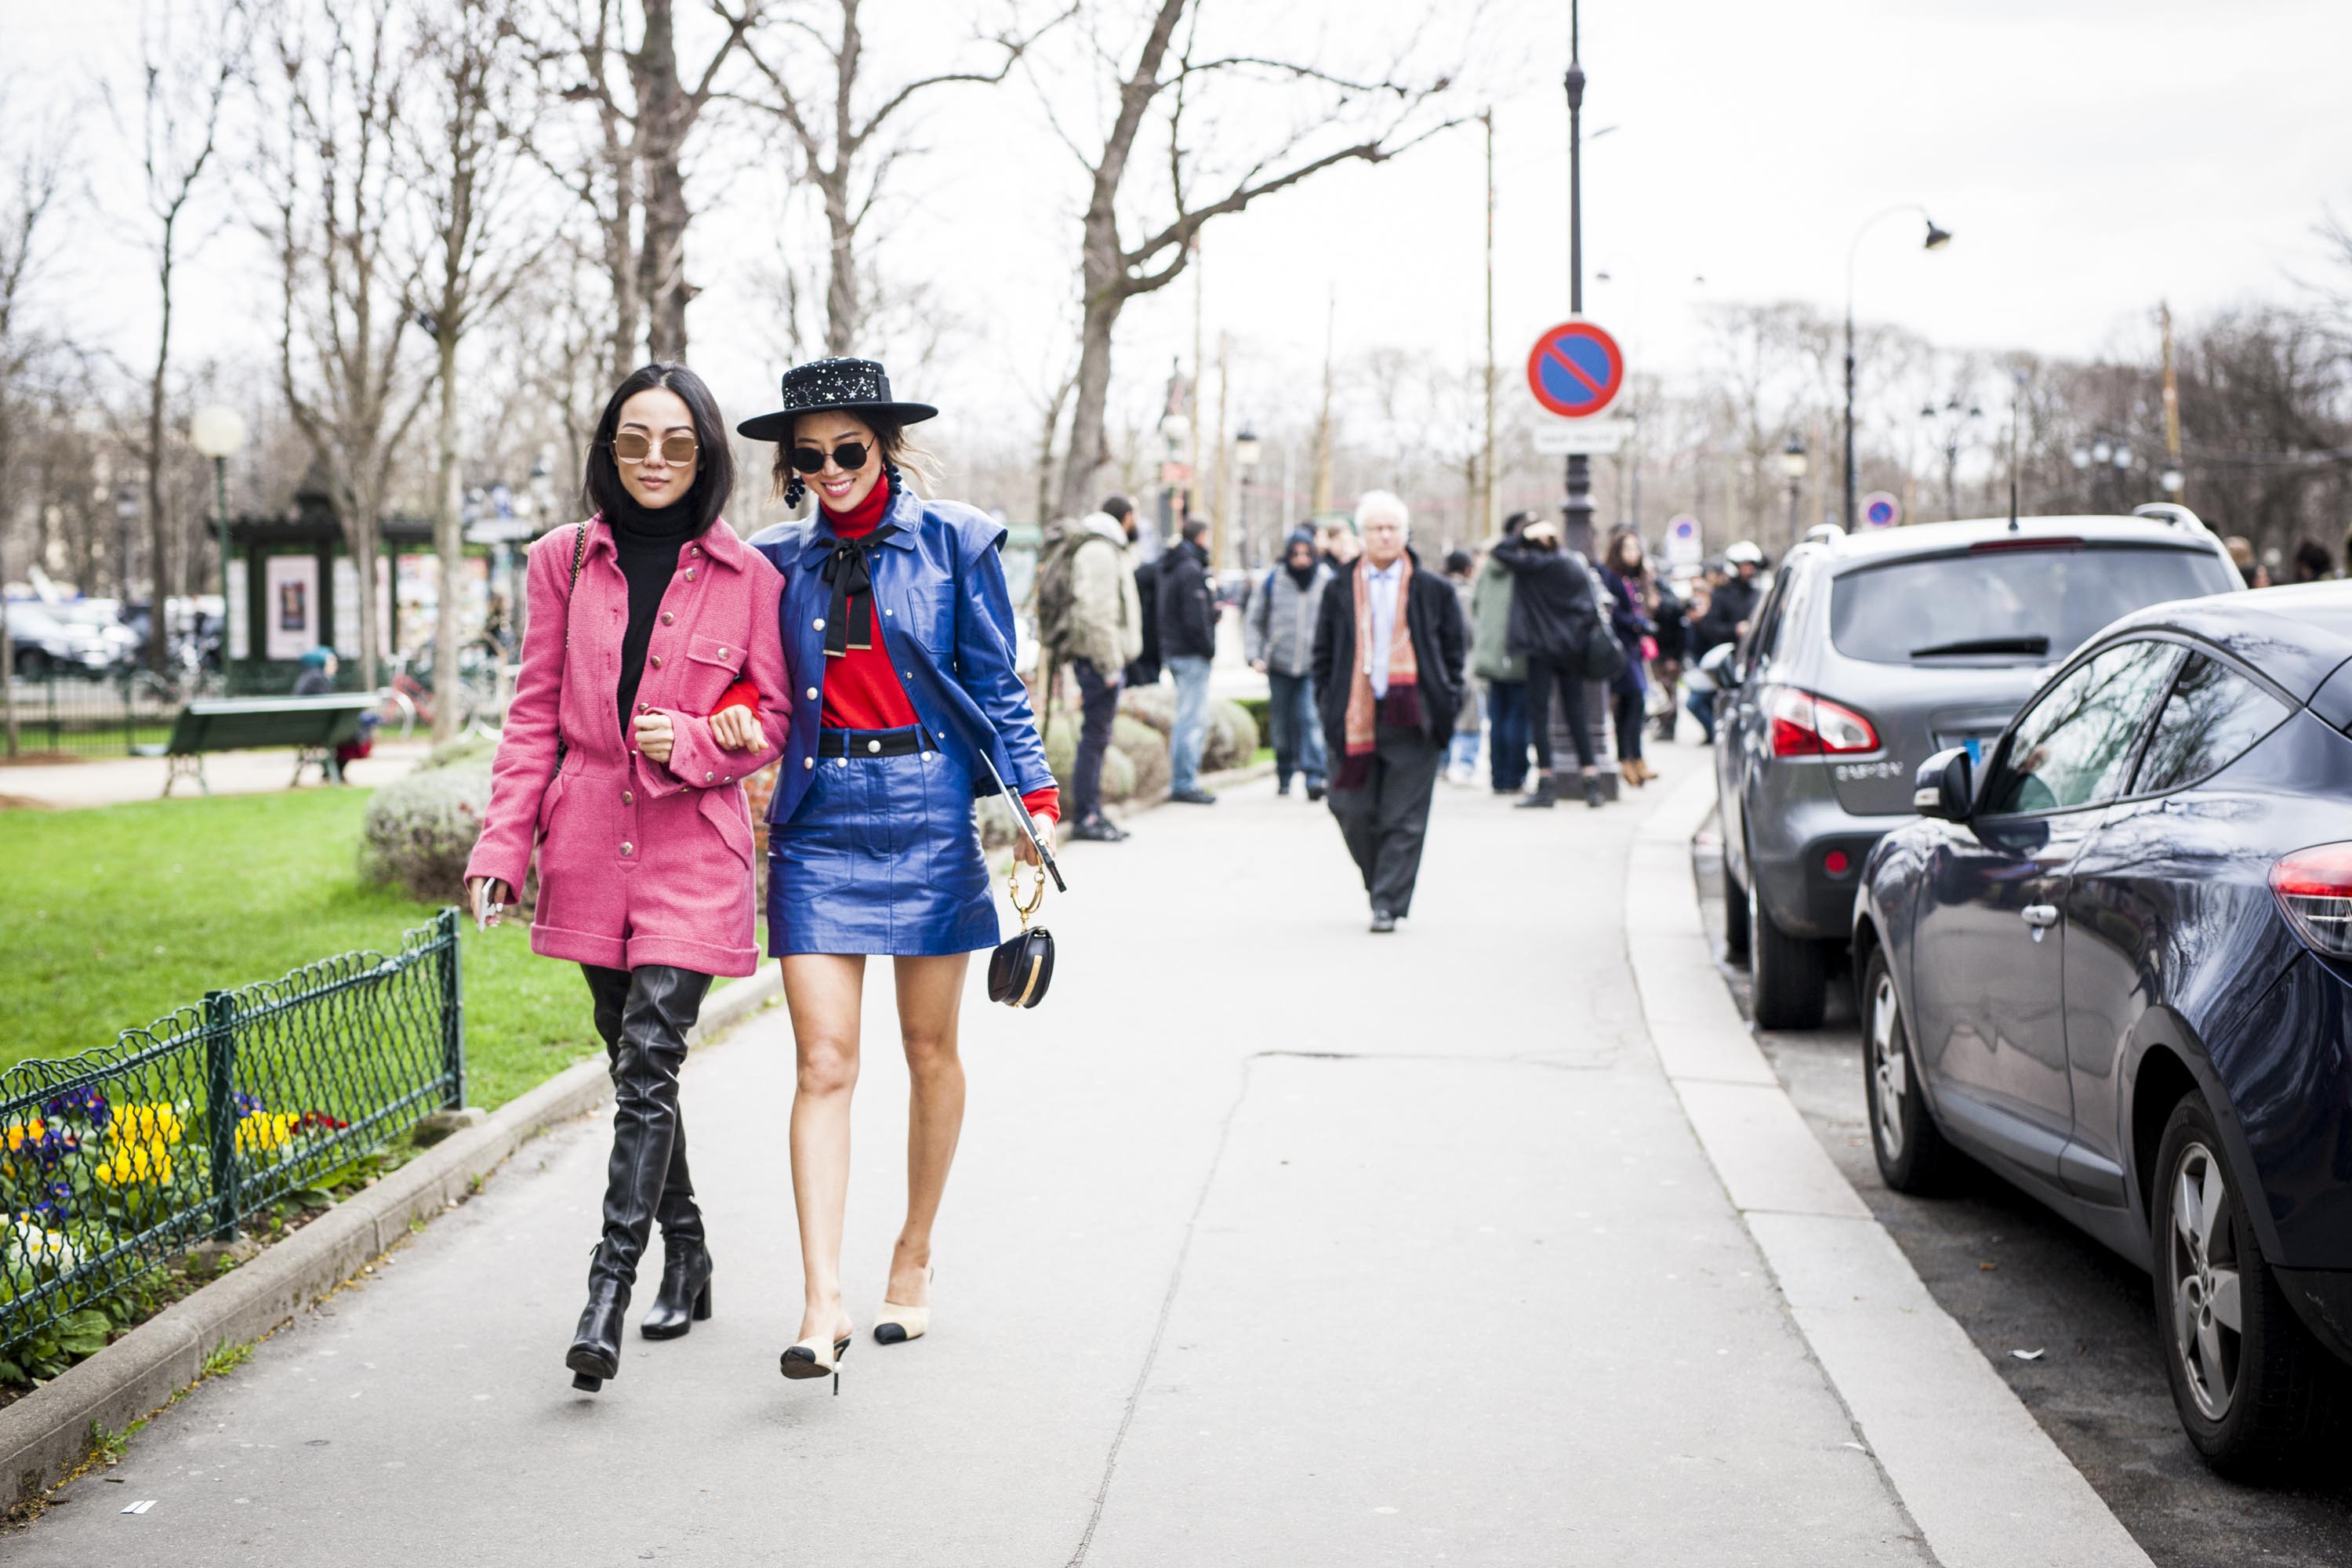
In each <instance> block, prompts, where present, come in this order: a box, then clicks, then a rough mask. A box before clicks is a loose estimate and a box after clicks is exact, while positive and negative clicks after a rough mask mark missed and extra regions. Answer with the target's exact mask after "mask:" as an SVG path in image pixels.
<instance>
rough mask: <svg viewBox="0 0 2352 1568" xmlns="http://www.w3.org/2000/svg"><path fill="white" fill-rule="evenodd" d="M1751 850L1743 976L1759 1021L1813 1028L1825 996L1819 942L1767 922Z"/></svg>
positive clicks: (1762, 1024) (1766, 1025) (1817, 1024)
mask: <svg viewBox="0 0 2352 1568" xmlns="http://www.w3.org/2000/svg"><path fill="white" fill-rule="evenodd" d="M1762 882H1763V879H1762V878H1760V877H1759V876H1758V875H1757V874H1756V855H1755V852H1754V851H1753V850H1752V849H1751V850H1750V851H1749V852H1748V994H1749V996H1750V998H1751V999H1752V1005H1753V1006H1754V1008H1755V1012H1756V1022H1757V1025H1758V1026H1759V1027H1761V1028H1766V1029H1814V1028H1819V1027H1820V1026H1821V1022H1822V1009H1823V1007H1824V1006H1825V1005H1827V1003H1828V1001H1829V965H1828V964H1827V963H1826V962H1824V961H1825V959H1826V958H1827V956H1828V955H1827V954H1826V953H1824V952H1822V944H1821V943H1820V942H1813V941H1811V940H1810V939H1808V938H1805V937H1798V936H1790V934H1789V933H1788V932H1786V931H1782V930H1781V929H1780V927H1779V926H1777V925H1775V924H1773V923H1772V911H1771V910H1768V909H1766V908H1765V907H1764V896H1763V894H1762V893H1761V892H1759V890H1758V889H1759V887H1760V885H1761V884H1762Z"/></svg>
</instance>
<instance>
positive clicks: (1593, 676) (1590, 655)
mask: <svg viewBox="0 0 2352 1568" xmlns="http://www.w3.org/2000/svg"><path fill="white" fill-rule="evenodd" d="M1624 673H1625V645H1624V644H1623V643H1621V642H1619V641H1618V640H1617V634H1616V633H1615V632H1614V631H1613V630H1612V629H1611V628H1610V626H1609V623H1608V622H1607V621H1596V622H1594V623H1593V626H1592V629H1591V630H1590V631H1588V632H1586V633H1585V634H1584V679H1587V680H1614V679H1617V678H1618V677H1619V676H1621V675H1622V674H1624Z"/></svg>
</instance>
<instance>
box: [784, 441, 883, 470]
mask: <svg viewBox="0 0 2352 1568" xmlns="http://www.w3.org/2000/svg"><path fill="white" fill-rule="evenodd" d="M869 449H870V448H868V447H866V443H865V442H863V441H844V442H843V443H842V444H841V445H840V446H838V447H835V448H834V449H833V450H832V451H830V452H828V451H826V450H825V449H824V447H793V468H797V469H799V470H800V471H801V472H802V473H803V474H814V473H815V472H816V471H817V470H819V469H820V468H824V460H825V459H826V458H832V459H833V460H834V461H835V462H836V463H838V464H840V465H841V470H842V472H844V473H847V474H854V473H856V471H857V470H858V469H860V468H864V467H865V466H866V453H867V452H868V450H869Z"/></svg>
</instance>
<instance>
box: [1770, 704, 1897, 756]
mask: <svg viewBox="0 0 2352 1568" xmlns="http://www.w3.org/2000/svg"><path fill="white" fill-rule="evenodd" d="M1765 711H1766V713H1768V714H1769V716H1770V718H1771V720H1772V754H1773V755H1774V756H1776V757H1843V756H1852V755H1853V754H1854V753H1855V752H1874V751H1876V750H1878V731H1876V730H1874V729H1872V728H1871V725H1870V721H1869V720H1867V719H1865V718H1864V717H1863V716H1862V715H1861V714H1859V713H1857V712H1855V711H1854V710H1853V709H1851V708H1843V707H1840V706H1839V705H1838V704H1837V703H1834V702H1832V701H1831V700H1829V699H1828V698H1826V697H1816V696H1814V695H1813V694H1812V693H1811V692H1810V691H1800V690H1799V689H1797V688H1795V687H1793V686H1781V687H1776V688H1774V689H1773V692H1772V697H1771V700H1770V701H1769V703H1768V704H1767V705H1766V707H1765Z"/></svg>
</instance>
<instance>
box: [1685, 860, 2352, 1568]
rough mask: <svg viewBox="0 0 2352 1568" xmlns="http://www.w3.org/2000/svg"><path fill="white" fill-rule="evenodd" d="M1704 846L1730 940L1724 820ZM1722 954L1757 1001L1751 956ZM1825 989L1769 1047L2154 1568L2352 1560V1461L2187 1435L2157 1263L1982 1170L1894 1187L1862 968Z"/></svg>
mask: <svg viewBox="0 0 2352 1568" xmlns="http://www.w3.org/2000/svg"><path fill="white" fill-rule="evenodd" d="M1692 861H1693V868H1694V871H1695V874H1696V876H1697V878H1698V883H1699V889H1700V895H1701V899H1702V902H1703V907H1704V909H1705V911H1706V922H1707V930H1708V932H1709V934H1710V935H1711V936H1712V937H1713V938H1714V939H1715V942H1716V943H1717V952H1718V953H1719V952H1721V943H1722V939H1723V903H1722V898H1721V886H1722V884H1721V880H1720V875H1719V868H1720V864H1721V856H1720V851H1719V848H1718V847H1717V843H1716V841H1715V839H1714V837H1713V826H1712V824H1710V826H1709V828H1708V830H1707V831H1706V833H1703V834H1702V835H1701V836H1700V837H1699V839H1698V841H1697V843H1696V846H1695V847H1694V849H1693V855H1692ZM1720 967H1721V969H1722V973H1723V976H1724V980H1725V983H1726V984H1728V985H1729V986H1730V988H1731V991H1732V994H1733V995H1734V996H1735V997H1737V998H1738V1002H1739V1005H1740V1008H1741V1010H1742V1011H1743V1012H1744V1011H1746V1010H1747V1008H1748V972H1747V971H1746V969H1744V968H1742V967H1739V966H1738V965H1734V964H1731V963H1722V964H1721V966H1720ZM1759 1040H1760V1041H1761V1043H1762V1045H1763V1047H1764V1052H1765V1055H1766V1056H1767V1057H1768V1058H1770V1060H1771V1062H1772V1066H1773V1068H1774V1070H1776V1071H1777V1072H1778V1073H1779V1074H1780V1079H1781V1082H1782V1083H1783V1084H1784V1085H1785V1086H1786V1087H1787V1089H1788V1090H1789V1095H1790V1099H1791V1100H1795V1101H1796V1104H1797V1108H1798V1110H1800V1111H1801V1112H1802V1113H1803V1115H1804V1117H1805V1120H1806V1122H1807V1123H1808V1124H1809V1125H1810V1126H1811V1128H1812V1130H1813V1133H1814V1136H1816V1137H1817V1138H1819V1139H1820V1140H1821V1142H1822V1146H1823V1147H1824V1148H1825V1149H1827V1150H1828V1152H1829V1154H1830V1157H1831V1158H1832V1160H1834V1161H1835V1162H1836V1163H1837V1165H1838V1167H1839V1169H1841V1170H1843V1172H1844V1173H1845V1175H1846V1179H1847V1180H1848V1181H1850V1182H1852V1183H1853V1186H1854V1190H1855V1191H1856V1192H1858V1193H1860V1194H1862V1200H1863V1202H1864V1203H1865V1204H1867V1205H1870V1208H1871V1212H1872V1213H1873V1214H1874V1215H1877V1217H1878V1221H1879V1223H1880V1224H1881V1225H1882V1226H1885V1228H1886V1231H1887V1233H1888V1234H1889V1235H1891V1236H1892V1237H1894V1238H1895V1244H1896V1245H1897V1246H1899V1247H1902V1249H1903V1251H1904V1253H1905V1255H1906V1256H1907V1257H1908V1258H1910V1260H1911V1266H1912V1268H1915V1269H1916V1270H1917V1272H1918V1275H1919V1278H1920V1279H1922V1280H1923V1281H1924V1282H1925V1283H1926V1284H1927V1289H1928V1290H1929V1291H1931V1292H1932V1293H1933V1294H1934V1296H1935V1298H1936V1300H1937V1303H1938V1304H1939V1305H1941V1306H1942V1307H1943V1309H1944V1310H1946V1311H1947V1312H1949V1313H1950V1314H1951V1315H1952V1317H1953V1318H1954V1319H1956V1320H1957V1321H1958V1322H1959V1324H1960V1326H1961V1327H1962V1328H1963V1329H1965V1330H1966V1331H1968V1333H1969V1338H1970V1339H1972V1340H1973V1341H1974V1342H1976V1346H1977V1348H1978V1349H1979V1351H1982V1352H1984V1355H1985V1358H1986V1360H1988V1361H1990V1363H1992V1365H1993V1366H1994V1368H1995V1369H1996V1370H1997V1371H1998V1372H1999V1373H2000V1375H2001V1377H2002V1378H2003V1379H2004V1380H2005V1381H2006V1382H2007V1383H2008V1384H2009V1385H2010V1386H2011V1388H2012V1389H2014V1390H2015V1391H2016V1392H2017V1395H2018V1397H2019V1398H2020V1399H2021V1400H2022V1401H2023V1402H2024V1404H2025V1406H2026V1408H2027V1409H2029V1410H2031V1411H2032V1413H2033V1415H2034V1418H2035V1419H2036V1420H2038V1421H2040V1422H2041V1423H2042V1430H2044V1431H2045V1432H2047V1433H2048V1434H2049V1435H2050V1437H2051V1439H2052V1440H2053V1442H2055V1443H2056V1444H2057V1445H2058V1447H2060V1448H2061V1449H2063V1451H2064V1452H2065V1454H2066V1457H2067V1458H2070V1459H2072V1460H2073V1461H2074V1465H2075V1467H2076V1468H2079V1469H2080V1470H2081V1471H2082V1472H2083V1474H2084V1477H2085V1478H2087V1479H2089V1481H2090V1483H2091V1485H2092V1486H2093V1487H2095V1488H2096V1489H2097V1490H2098V1493H2099V1495H2100V1497H2101V1498H2103V1499H2104V1500H2105V1501H2106V1504H2107V1506H2108V1507H2109V1508H2110V1509H2112V1510H2114V1511H2115V1514H2116V1518H2117V1519H2119V1520H2121V1521H2123V1524H2124V1526H2125V1528H2126V1529H2127V1530H2129V1531H2131V1532H2132V1535H2133V1537H2134V1538H2135V1539H2137V1541H2138V1542H2139V1544H2140V1547H2141V1549H2142V1550H2143V1551H2145V1552H2147V1554H2148V1556H2149V1557H2150V1558H2152V1559H2154V1560H2155V1562H2156V1563H2158V1568H2222V1565H2224V1564H2228V1565H2232V1568H2234V1565H2236V1564H2242V1563H2263V1564H2273V1565H2275V1564H2294V1565H2302V1564H2309V1565H2311V1568H2340V1565H2341V1564H2345V1563H2352V1479H2347V1480H2346V1481H2345V1482H2343V1483H2342V1484H2340V1485H2337V1486H2335V1487H2332V1488H2326V1487H2323V1488H2319V1489H2309V1488H2307V1487H2306V1488H2297V1487H2282V1488H2278V1489H2263V1488H2257V1487H2247V1486H2241V1485H2238V1484H2235V1483H2233V1482H2231V1481H2226V1480H2223V1479H2221V1478H2219V1477H2217V1476H2215V1475H2214V1474H2213V1473H2212V1472H2211V1471H2210V1470H2208V1469H2207V1468H2205V1466H2204V1463H2203V1461H2201V1460H2200V1458H2198V1456H2197V1452H2196V1450H2195V1449H2194V1448H2192V1447H2190V1446H2189V1441H2188V1439H2187V1438H2186V1437H2184V1436H2181V1433H2180V1426H2179V1422H2178V1420H2177V1419H2176V1418H2175V1416H2174V1414H2173V1407H2172V1394H2171V1390H2170V1389H2169V1387H2168V1385H2167V1384H2166V1381H2165V1374H2164V1363H2163V1361H2162V1360H2161V1355H2162V1348H2161V1342H2160V1341H2159V1339H2158V1331H2157V1322H2156V1318H2155V1316H2154V1304H2153V1293H2152V1291H2151V1289H2150V1286H2149V1282H2148V1278H2147V1275H2146V1274H2144V1273H2142V1272H2141V1271H2139V1270H2138V1269H2137V1268H2133V1267H2132V1266H2131V1265H2129V1264H2127V1263H2126V1262H2125V1261H2124V1260H2123V1259H2122V1258H2117V1257H2116V1255H2115V1254H2113V1253H2111V1252H2109V1251H2107V1250H2106V1249H2105V1247H2101V1246H2099V1245H2098V1244H2097V1243H2095V1242H2094V1241H2092V1240H2091V1239H2090V1238H2089V1237H2085V1236H2083V1235H2082V1234H2080V1233H2079V1232H2077V1231H2075V1230H2074V1228H2073V1227H2071V1226H2067V1225H2066V1224H2064V1223H2063V1222H2062V1221H2061V1220H2059V1219H2058V1218H2057V1217H2056V1216H2055V1215H2052V1214H2050V1213H2049V1212H2048V1211H2047V1210H2045V1209H2043V1208H2042V1206H2041V1205H2039V1204H2037V1203H2035V1202H2034V1201H2033V1200H2032V1198H2030V1197H2028V1196H2026V1195H2025V1194H2023V1193H2021V1192H2020V1191H2018V1190H2017V1189H2016V1188H2014V1187H2012V1186H2011V1185H2009V1184H2007V1183H2006V1182H2003V1181H2001V1180H2000V1178H1999V1177H1996V1176H1994V1175H1992V1174H1990V1173H1987V1172H1982V1171H1979V1172H1978V1173H1976V1176H1975V1179H1973V1180H1972V1181H1970V1182H1969V1184H1967V1185H1966V1186H1964V1187H1963V1188H1962V1189H1961V1191H1960V1192H1959V1193H1958V1194H1957V1195H1954V1196H1950V1197H1940V1198H1933V1199H1920V1198H1912V1197H1906V1196H1904V1195H1902V1194H1898V1193H1895V1192H1891V1191H1889V1190H1888V1189H1887V1187H1886V1184H1885V1183H1884V1182H1882V1181H1881V1180H1880V1179H1879V1175H1878V1165H1877V1163H1876V1161H1875V1160H1874V1158H1873V1157H1872V1154H1871V1150H1870V1129H1869V1123H1868V1121H1867V1120H1866V1115H1867V1112H1866V1110H1865V1109H1864V1100H1863V1082H1862V1034H1861V1029H1860V1025H1859V1023H1858V1021H1857V1019H1856V1016H1855V1011H1854V1003H1853V990H1852V983H1851V980H1850V979H1849V978H1847V977H1845V976H1843V975H1841V976H1839V977H1837V978H1836V979H1834V980H1833V981H1832V989H1831V1001H1830V1013H1829V1016H1828V1018H1827V1019H1826V1021H1825V1023H1824V1026H1822V1028H1820V1029H1816V1030H1810V1031H1802V1032H1786V1033H1774V1032H1770V1031H1766V1032H1763V1033H1761V1034H1759ZM2015 1351H2040V1352H2042V1354H2041V1356H2040V1357H2039V1358H2038V1359H2036V1360H2033V1361H2023V1360H2020V1359H2018V1358H2017V1357H2016V1356H2014V1355H2013V1354H2012V1353H2011V1352H2015Z"/></svg>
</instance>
